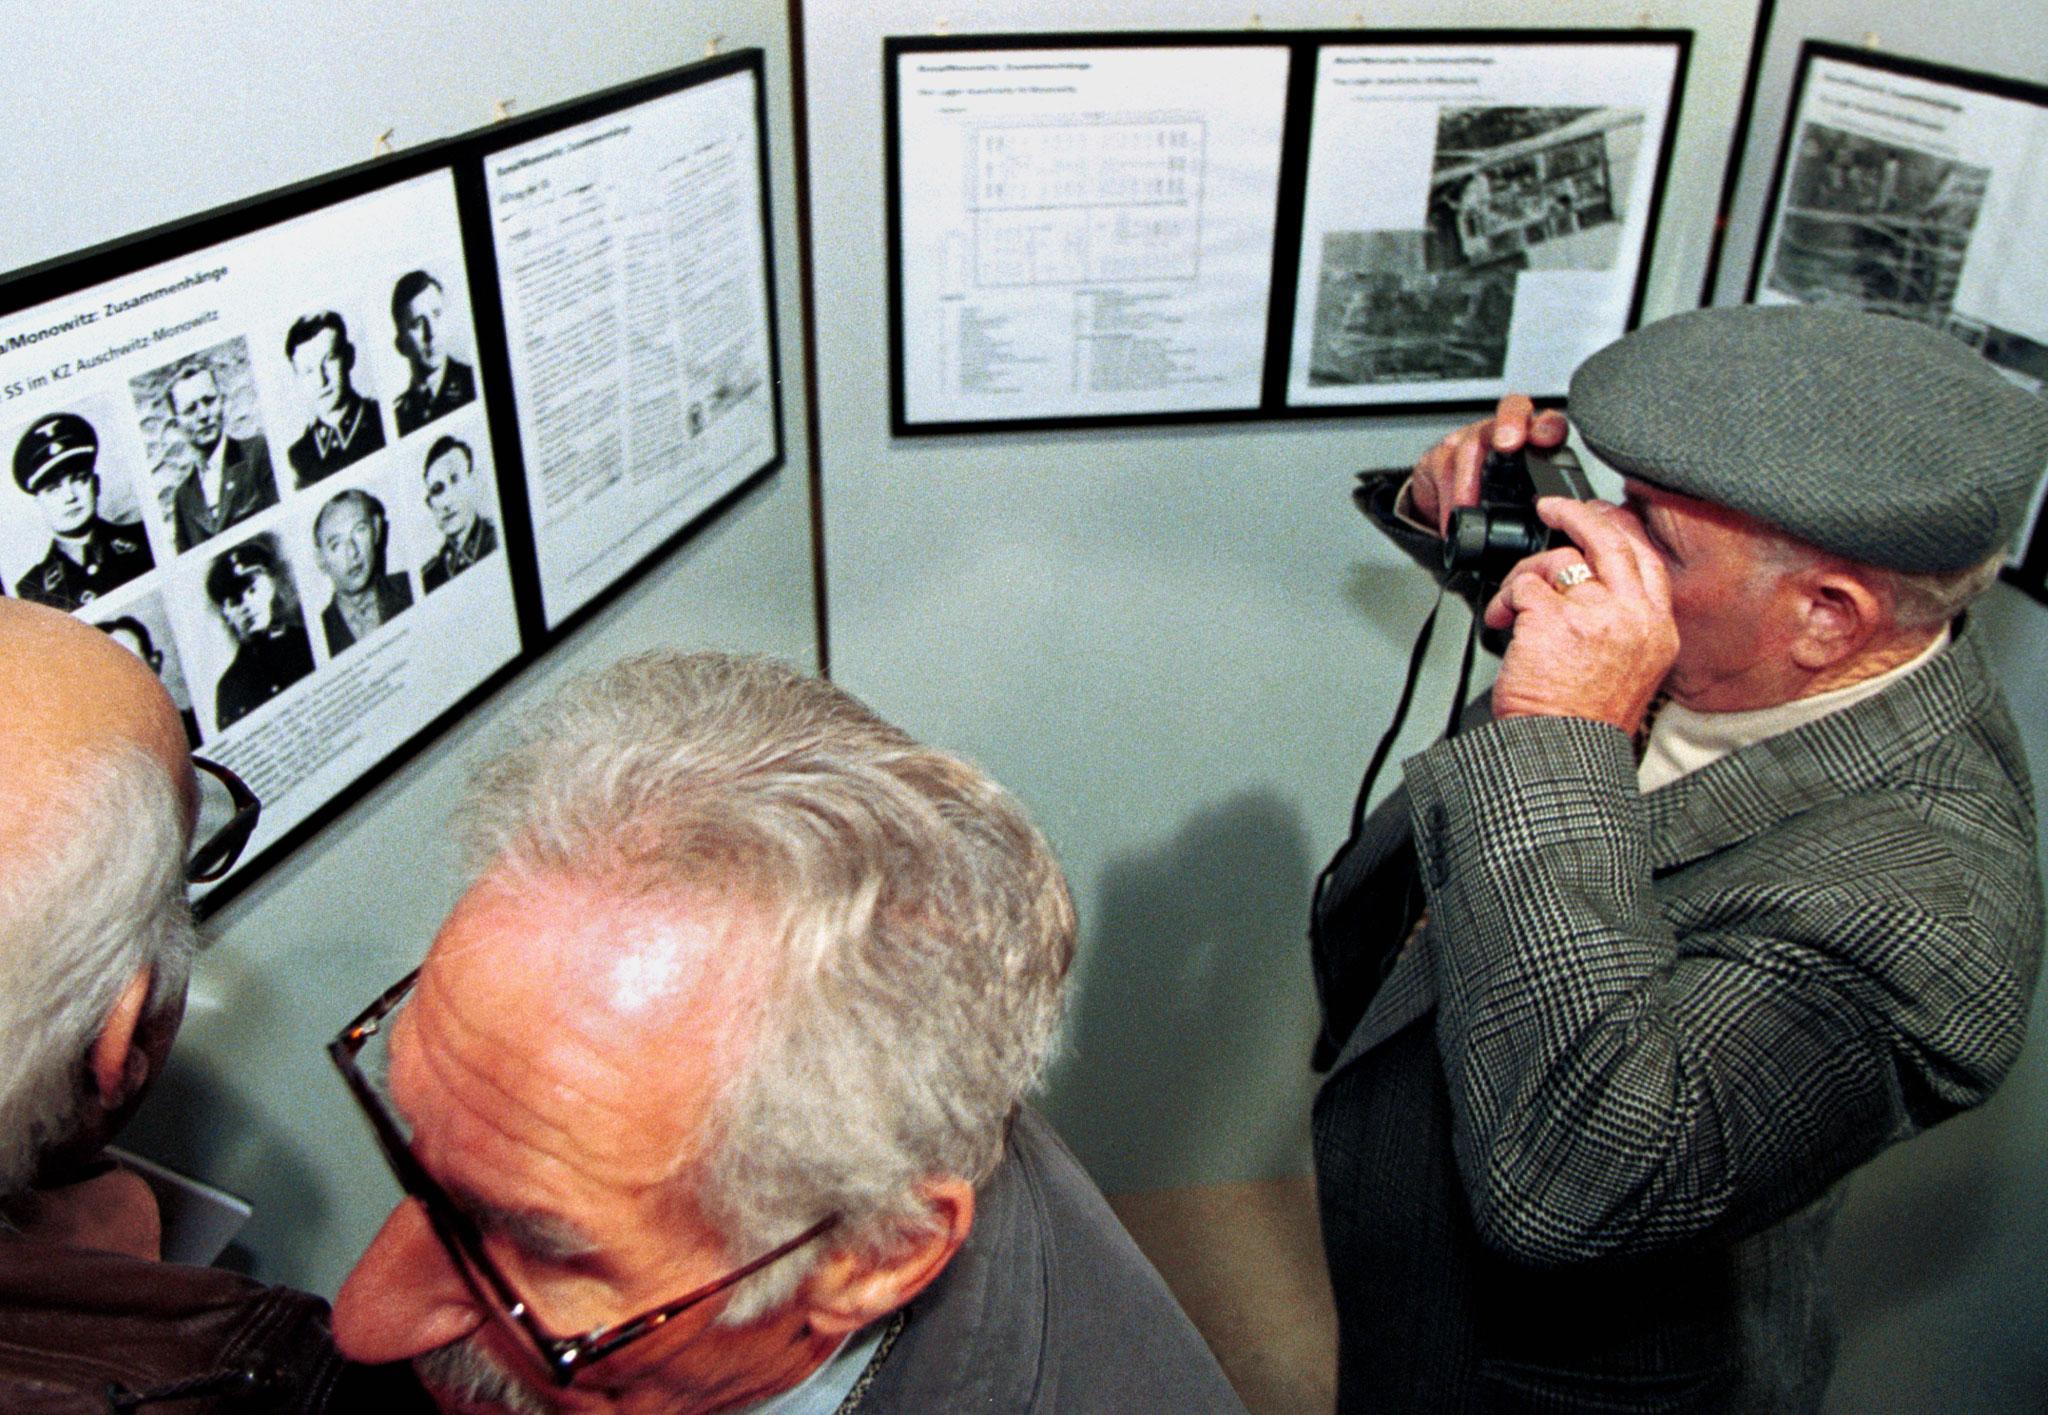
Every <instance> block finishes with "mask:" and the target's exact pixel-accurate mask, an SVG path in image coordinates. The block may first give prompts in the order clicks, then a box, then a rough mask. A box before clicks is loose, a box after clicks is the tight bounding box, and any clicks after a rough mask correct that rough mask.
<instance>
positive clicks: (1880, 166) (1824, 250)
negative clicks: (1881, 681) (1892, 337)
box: [1749, 40, 2048, 601]
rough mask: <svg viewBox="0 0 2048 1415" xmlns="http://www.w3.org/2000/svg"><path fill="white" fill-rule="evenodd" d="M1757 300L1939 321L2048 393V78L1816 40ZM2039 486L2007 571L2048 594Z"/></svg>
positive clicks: (1789, 129) (1776, 192) (2014, 376)
mask: <svg viewBox="0 0 2048 1415" xmlns="http://www.w3.org/2000/svg"><path fill="white" fill-rule="evenodd" d="M1789 112H1790V114H1791V118H1790V120H1789V121H1788V122H1787V124H1786V127H1785V136H1784V140H1783V143H1782V144H1781V146H1780V148H1779V152H1778V165H1777V171H1776V174H1775V175H1774V176H1773V178H1772V181H1771V195H1770V199H1769V204H1768V206H1767V207H1766V209H1765V213H1764V220H1763V236H1762V243H1761V248H1760V250H1759V251H1758V255H1757V260H1756V264H1755V267H1754V273H1753V274H1752V275H1751V277H1750V290H1749V297H1750V299H1752V300H1754V301H1757V302H1759V303H1764V304H1772V303H1789V302H1797V303H1803V304H1832V305H1845V306H1852V307H1854V308H1857V309H1867V310H1875V311H1878V312H1880V313H1883V314H1890V315H1896V316H1898V317H1900V318H1902V319H1911V320H1917V321H1919V322H1921V323H1923V324H1930V325H1933V326H1934V327H1935V328H1937V329H1941V330H1944V331H1946V332H1947V333H1949V334H1951V335H1953V336H1954V337H1956V338H1957V339H1960V340H1962V341H1963V342H1964V343H1966V344H1968V345H1969V346H1970V347H1971V348H1974V349H1976V350H1977V351H1978V352H1979V353H1981V354H1982V355H1983V356H1984V357H1985V358H1986V359H1987V360H1989V361H1990V362H1991V363H1992V364H1993V365H1994V366H1996V367H1997V368H1998V370H1999V371H2000V372H2001V373H2003V374H2004V375H2005V376H2006V377H2007V378H2009V379H2011V380H2012V381H2013V382H2015V383H2017V384H2019V385H2020V386H2021V387H2023V388H2026V389H2028V390H2029V391H2030V392H2033V393H2034V394H2036V395H2037V396H2042V397H2048V261H2044V260H2043V259H2042V255H2041V252H2042V251H2043V250H2044V249H2048V87H2043V86H2041V85H2037V84H2027V83H2021V82H2019V81H2017V80H2014V79H2006V78H1999V77H1996V76H1994V75H1990V74H1979V73H1971V72H1968V71H1965V70H1961V69H1950V68H1944V67H1941V66H1939V65H1934V64H1924V63H1921V62H1919V61H1917V60H1911V59H1901V58H1895V57H1892V56H1888V55H1883V54H1877V53H1874V52H1871V51H1869V50H1860V49H1850V48H1846V47H1843V46H1841V45H1834V44H1824V43H1821V42H1819V41H1814V40H1809V41H1808V42H1807V43H1806V44H1805V45H1804V46H1803V47H1802V48H1801V50H1800V55H1799V68H1798V72H1797V76H1796V78H1795V79H1794V83H1793V91H1792V101H1791V104H1790V106H1789ZM2040 511H2041V498H2040V496H2039V494H2038V493H2037V495H2036V497H2035V500H2034V505H2033V507H2032V509H2031V510H2030V512H2029V514H2028V518H2027V523H2026V526H2025V528H2024V529H2023V531H2022V533H2021V536H2020V539H2019V540H2018V542H2017V543H2016V544H2015V545H2014V546H2013V548H2012V552H2011V556H2010V558H2009V560H2008V562H2007V566H2006V578H2007V579H2009V580H2011V581H2013V582H2014V583H2017V584H2019V585H2020V586H2021V587H2022V588H2023V589H2025V590H2027V591H2028V593H2030V594H2032V595H2033V596H2034V597H2035V598H2037V599H2042V600H2044V601H2048V582H2044V576H2048V542H2044V541H2043V538H2042V533H2041V524H2040V523H2041V516H2040Z"/></svg>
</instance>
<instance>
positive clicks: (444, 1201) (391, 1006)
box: [327, 968, 839, 1386]
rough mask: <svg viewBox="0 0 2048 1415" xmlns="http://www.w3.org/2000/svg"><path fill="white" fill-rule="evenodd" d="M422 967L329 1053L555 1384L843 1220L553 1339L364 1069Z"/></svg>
mask: <svg viewBox="0 0 2048 1415" xmlns="http://www.w3.org/2000/svg"><path fill="white" fill-rule="evenodd" d="M419 976H420V970H419V969H417V968H415V969H413V971H412V972H410V973H408V974H406V976H405V977H404V978H403V979H401V980H400V981H399V982H398V983H397V984H395V985H394V986H392V987H391V988H389V989H388V990H386V992H385V993H384V995H383V996H382V997H380V998H378V999H377V1000H376V1001H375V1002H373V1003H371V1004H370V1005H369V1007H367V1008H366V1009H364V1011H363V1014H362V1015H361V1016H360V1017H358V1018H356V1020H355V1021H353V1022H351V1023H349V1024H348V1026H346V1027H344V1028H343V1029H342V1031H341V1034H340V1035H339V1036H337V1037H336V1038H335V1039H334V1040H333V1041H331V1042H329V1043H328V1044H327V1055H328V1057H329V1059H330V1060H332V1061H333V1062H334V1065H335V1069H337V1070H338V1071H340V1072H341V1079H342V1080H343V1081H344V1082H346V1083H347V1085H348V1089H349V1093H350V1094H351V1095H352V1096H354V1097H355V1101H356V1105H357V1106H358V1107H360V1108H361V1110H362V1112H363V1114H364V1116H366V1117H367V1118H368V1120H369V1122H370V1129H371V1130H372V1131H373V1132H375V1134H376V1137H377V1147H378V1148H379V1149H380V1150H382V1151H383V1153H384V1160H385V1163H387V1164H389V1165H390V1166H391V1172H392V1174H393V1175H395V1176H396V1177H397V1179H398V1185H399V1188H401V1189H403V1190H404V1191H405V1193H406V1194H407V1196H409V1197H410V1198H413V1199H417V1200H418V1201H419V1204H420V1207H421V1208H422V1209H423V1210H425V1212H426V1215H427V1226H428V1228H430V1229H431V1230H432V1231H433V1234H434V1237H435V1238H436V1239H438V1240H439V1241H440V1244H441V1247H442V1248H443V1249H445V1250H446V1251H447V1254H448V1260H449V1262H450V1263H452V1264H453V1265H454V1268H455V1271H456V1272H457V1273H459V1274H460V1275H461V1277H462V1280H463V1282H464V1284H465V1285H466V1286H467V1287H468V1288H469V1290H470V1293H471V1295H472V1296H474V1297H475V1298H476V1299H477V1301H478V1302H479V1303H480V1304H481V1305H482V1306H483V1307H484V1308H485V1309H486V1310H488V1311H489V1312H490V1313H491V1314H492V1315H493V1316H494V1317H496V1318H497V1319H498V1320H499V1321H500V1322H502V1323H503V1324H504V1325H506V1326H507V1327H510V1328H511V1329H512V1330H513V1331H514V1332H515V1333H517V1334H518V1335H519V1336H520V1337H522V1338H523V1339H524V1340H525V1341H526V1343H527V1345H528V1346H529V1347H530V1348H531V1350H532V1353H533V1355H534V1356H535V1357H536V1358H537V1359H538V1360H539V1361H540V1363H541V1365H543V1366H544V1367H546V1368H547V1372H548V1376H549V1378H550V1379H551V1380H553V1381H554V1383H555V1384H556V1385H557V1386H566V1385H568V1384H569V1383H570V1382H571V1381H572V1380H574V1379H575V1378H576V1373H577V1372H578V1371H580V1370H582V1369H583V1368H584V1367H585V1366H588V1365H590V1364H592V1363H593V1362H596V1361H599V1360H602V1359H603V1358H604V1357H606V1356H609V1355H611V1354H612V1353H613V1352H615V1351H617V1350H619V1349H620V1348H621V1347H624V1346H627V1345H629V1344H630V1343H632V1342H635V1341H638V1340H639V1339H640V1338H641V1337H643V1336H648V1335H650V1334H652V1333H654V1332H657V1331H659V1330H661V1329H662V1328H663V1327H664V1326H666V1325H668V1323H669V1322H670V1321H671V1320H672V1319H674V1318H675V1317H678V1316H680V1315H682V1314H683V1313H684V1312H687V1311H689V1310H690V1308H692V1307H695V1306H697V1305H698V1304H699V1303H701V1302H705V1301H708V1300H709V1299H711V1298H713V1297H716V1296H717V1295H718V1294H719V1293H721V1292H723V1291H725V1290H726V1289H727V1288H729V1287H731V1286H733V1285H734V1284H735V1283H738V1282H740V1281H741V1280H742V1279H744V1278H748V1277H751V1276H753V1275H754V1274H755V1273H757V1272H759V1271H761V1269H763V1268H765V1267H767V1266H768V1265H769V1264H771V1263H774V1262H776V1261H778V1260H780V1259H782V1258H785V1257H787V1256H789V1255H790V1254H791V1253H794V1252H795V1251H796V1250H797V1249H799V1248H801V1247H803V1246H804V1245H805V1244H806V1243H809V1242H810V1241H811V1240H812V1239H814V1238H817V1237H820V1236H821V1235H823V1234H825V1233H828V1232H830V1231H831V1230H832V1229H833V1228H834V1227H835V1226H836V1225H837V1224H838V1222H839V1215H837V1214H832V1215H829V1216H827V1217H825V1218H823V1219H820V1220H819V1221H818V1222H816V1223H814V1224H812V1225H811V1226H810V1227H809V1228H807V1229H805V1230H804V1231H803V1232H802V1233H799V1234H798V1235H797V1236H796V1237H794V1238H792V1239H790V1240H789V1241H788V1242H787V1243H784V1244H781V1245H780V1246H778V1247H775V1248H771V1249H769V1250H768V1251H767V1252H766V1253H763V1254H762V1255H761V1256H760V1257H758V1258H755V1259H754V1260H753V1261H752V1262H749V1263H747V1264H745V1265H744V1266H742V1267H738V1268H735V1269H733V1270H732V1271H731V1272H729V1273H727V1274H726V1275H725V1276H723V1277H720V1278H717V1279H714V1280H713V1281H711V1282H707V1283H705V1284H704V1285H703V1286H702V1287H699V1288H697V1289H696V1290H694V1291H692V1292H688V1293H685V1294H684V1295H683V1296H681V1297H678V1298H676V1299H675V1301H673V1302H665V1303H663V1304H662V1305H661V1306H659V1307H654V1308H650V1309H649V1310H648V1311H645V1312H642V1313H641V1314H640V1315H639V1316H637V1317H633V1318H630V1319H628V1320H626V1321H622V1322H610V1323H606V1324H604V1325H601V1326H597V1327H593V1328H592V1329H591V1330H589V1331H587V1332H585V1333H584V1334H583V1335H581V1336H572V1337H561V1336H555V1335H553V1334H552V1333H550V1332H549V1331H548V1330H547V1329H546V1328H545V1327H543V1326H542V1325H541V1323H540V1321H539V1320H538V1319H537V1318H536V1317H535V1316H534V1315H533V1309H532V1307H531V1306H529V1305H528V1303H527V1302H526V1300H525V1299H524V1298H522V1297H521V1296H520V1295H519V1294H518V1292H517V1291H516V1290H515V1289H514V1288H513V1286H512V1284H511V1283H510V1282H509V1281H507V1280H506V1278H505V1275H504V1273H503V1271H502V1270H500V1269H499V1267H498V1265H497V1264H496V1263H495V1262H493V1261H492V1260H491V1255H490V1254H489V1253H488V1252H486V1251H485V1249H484V1240H483V1232H482V1230H481V1229H480V1228H479V1227H478V1224H477V1221H476V1220H475V1219H474V1218H472V1217H471V1216H470V1214H469V1213H468V1212H467V1211H466V1210H465V1209H464V1208H463V1207H462V1206H461V1205H460V1204H458V1203H457V1202H456V1201H455V1198H454V1196H453V1195H451V1194H450V1193H449V1192H448V1191H447V1190H446V1189H444V1188H442V1187H441V1184H440V1182H439V1181H438V1180H436V1179H435V1178H434V1176H433V1175H431V1174H429V1173H427V1170H426V1166H424V1165H422V1164H421V1163H420V1162H419V1160H418V1158H417V1157H415V1156H414V1154H413V1152H412V1146H411V1144H410V1143H409V1142H408V1141H407V1139H406V1136H405V1131H404V1128H403V1126H402V1125H401V1124H400V1122H399V1120H398V1118H397V1116H396V1115H394V1114H393V1113H392V1110H391V1107H390V1106H389V1105H388V1104H387V1103H386V1101H385V1099H384V1097H383V1096H382V1095H381V1094H380V1093H379V1092H378V1089H377V1086H376V1085H375V1083H373V1082H372V1081H371V1080H370V1078H369V1077H368V1076H367V1075H366V1074H364V1071H363V1068H362V1066H361V1065H360V1064H359V1058H360V1057H361V1055H362V1051H363V1048H364V1046H365V1045H366V1044H367V1043H368V1042H369V1040H370V1039H371V1038H372V1037H374V1036H376V1035H377V1034H378V1032H379V1031H380V1030H382V1028H383V1026H384V1024H385V1021H386V1020H387V1019H388V1018H389V1017H390V1016H391V1014H392V1013H393V1012H395V1011H397V1010H398V1008H399V1006H400V1005H401V1004H402V1003H403V1002H404V1001H405V999H406V997H407V996H408V995H409V994H410V993H411V992H412V990H413V985H414V984H415V983H417V982H418V981H419Z"/></svg>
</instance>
